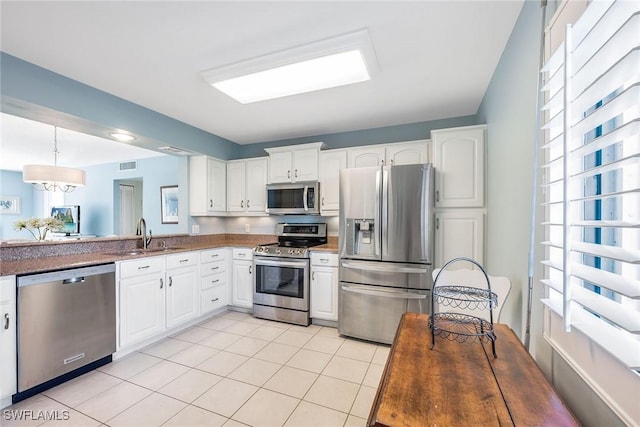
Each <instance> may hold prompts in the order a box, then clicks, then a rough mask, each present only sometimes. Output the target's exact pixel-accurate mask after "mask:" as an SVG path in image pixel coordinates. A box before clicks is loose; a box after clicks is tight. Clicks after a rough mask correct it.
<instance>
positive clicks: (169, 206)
mask: <svg viewBox="0 0 640 427" xmlns="http://www.w3.org/2000/svg"><path fill="white" fill-rule="evenodd" d="M160 214H161V215H162V223H163V224H177V223H178V186H177V185H170V186H166V187H160Z"/></svg>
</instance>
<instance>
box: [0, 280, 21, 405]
mask: <svg viewBox="0 0 640 427" xmlns="http://www.w3.org/2000/svg"><path fill="white" fill-rule="evenodd" d="M16 369H17V367H16V276H5V277H2V278H0V399H2V398H6V397H8V396H11V395H12V394H14V393H15V392H16V391H17V388H16V387H17V384H16ZM9 403H11V402H9ZM0 406H2V405H1V403H0Z"/></svg>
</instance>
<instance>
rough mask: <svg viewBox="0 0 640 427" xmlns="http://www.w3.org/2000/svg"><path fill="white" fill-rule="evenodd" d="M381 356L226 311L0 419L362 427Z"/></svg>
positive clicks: (370, 348)
mask: <svg viewBox="0 0 640 427" xmlns="http://www.w3.org/2000/svg"><path fill="white" fill-rule="evenodd" d="M388 354H389V347H388V346H383V345H375V344H370V343H365V342H361V341H356V340H351V339H345V338H342V337H340V336H339V335H338V333H337V331H336V329H335V328H328V327H321V326H317V325H311V326H308V327H306V328H305V327H301V326H295V325H289V324H284V323H279V322H271V321H267V320H262V319H256V318H253V317H252V316H250V315H248V314H244V313H238V312H231V311H230V312H226V313H224V314H222V315H219V316H217V317H215V318H212V319H209V320H207V321H205V322H203V323H201V324H199V325H196V326H194V327H191V328H189V329H188V330H186V331H183V332H181V333H179V334H176V335H175V336H172V337H170V338H166V339H164V340H162V341H160V342H158V343H156V344H153V345H151V346H149V347H147V348H144V349H142V350H140V351H138V352H135V353H133V354H131V355H128V356H127V357H125V358H122V359H119V360H117V361H115V362H113V363H110V364H108V365H105V366H103V367H102V368H99V369H98V370H95V371H92V372H90V373H87V374H85V375H83V376H81V377H78V378H76V379H74V380H71V381H69V382H67V383H65V384H61V385H59V386H57V387H55V388H53V389H50V390H47V391H45V392H43V393H41V394H39V395H37V396H34V397H32V398H30V399H27V400H24V401H22V402H20V403H17V404H15V405H13V406H11V407H9V408H6V409H5V410H4V411H2V414H1V415H0V425H2V426H3V427H4V426H7V427H9V426H38V425H43V426H52V425H61V426H113V427H120V426H122V427H135V426H208V427H215V426H246V425H249V426H260V427H262V426H287V427H290V426H304V427H306V426H322V427H330V426H364V425H365V424H366V418H367V416H368V414H369V409H370V408H371V403H372V401H373V398H374V395H375V391H376V388H377V386H378V382H379V380H380V376H381V375H382V370H383V368H384V364H385V362H386V359H387V356H388ZM7 410H8V411H17V412H15V413H20V414H22V415H23V418H25V417H26V418H28V419H23V420H21V421H17V420H15V419H7V418H12V417H10V416H7V414H8V413H7ZM20 410H26V411H20ZM51 414H53V416H57V418H66V419H58V420H49V421H47V420H46V419H43V418H45V417H46V416H49V417H51V416H52V415H51ZM38 418H39V419H38Z"/></svg>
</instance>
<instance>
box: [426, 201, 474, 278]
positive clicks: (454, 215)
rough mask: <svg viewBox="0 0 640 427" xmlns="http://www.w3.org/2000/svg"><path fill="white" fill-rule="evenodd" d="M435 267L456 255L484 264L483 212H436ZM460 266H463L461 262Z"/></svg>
mask: <svg viewBox="0 0 640 427" xmlns="http://www.w3.org/2000/svg"><path fill="white" fill-rule="evenodd" d="M435 241H436V242H435V245H436V247H435V266H434V267H435V268H441V267H442V266H443V265H444V264H445V263H446V262H447V261H450V260H451V259H453V258H457V257H461V256H463V257H468V258H471V259H474V260H476V261H478V262H479V263H480V264H484V212H483V211H478V210H467V209H456V210H451V211H443V212H436V236H435ZM461 267H465V265H464V263H461Z"/></svg>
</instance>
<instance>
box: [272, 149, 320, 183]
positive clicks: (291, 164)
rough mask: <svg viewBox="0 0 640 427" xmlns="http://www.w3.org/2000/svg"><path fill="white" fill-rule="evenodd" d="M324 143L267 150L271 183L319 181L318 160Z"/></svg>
mask: <svg viewBox="0 0 640 427" xmlns="http://www.w3.org/2000/svg"><path fill="white" fill-rule="evenodd" d="M325 148H326V145H325V144H324V143H322V142H314V143H311V144H302V145H290V146H286V147H273V148H265V151H266V152H267V153H269V163H270V166H269V182H270V183H273V184H275V183H283V182H285V183H286V182H301V181H317V180H318V160H319V153H320V150H321V149H325Z"/></svg>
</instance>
